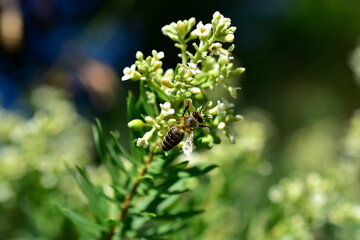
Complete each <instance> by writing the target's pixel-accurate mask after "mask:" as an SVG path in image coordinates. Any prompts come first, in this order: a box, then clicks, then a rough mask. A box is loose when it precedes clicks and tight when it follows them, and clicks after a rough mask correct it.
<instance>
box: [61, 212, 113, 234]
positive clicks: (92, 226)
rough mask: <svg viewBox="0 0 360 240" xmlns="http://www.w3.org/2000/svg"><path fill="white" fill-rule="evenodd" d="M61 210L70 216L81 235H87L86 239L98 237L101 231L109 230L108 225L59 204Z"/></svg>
mask: <svg viewBox="0 0 360 240" xmlns="http://www.w3.org/2000/svg"><path fill="white" fill-rule="evenodd" d="M57 207H58V208H59V209H60V211H61V212H62V213H63V214H64V215H65V216H66V217H68V218H69V219H70V220H71V221H72V222H73V223H74V224H75V225H76V226H77V227H78V229H79V230H80V235H83V236H87V237H86V239H98V238H99V237H100V235H101V232H104V231H106V230H107V227H106V226H102V225H99V224H98V223H95V222H93V221H91V220H89V219H87V218H85V217H83V216H81V215H79V214H78V213H76V212H73V211H71V210H69V209H67V208H64V207H60V206H57Z"/></svg>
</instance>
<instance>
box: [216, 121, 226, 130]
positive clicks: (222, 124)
mask: <svg viewBox="0 0 360 240" xmlns="http://www.w3.org/2000/svg"><path fill="white" fill-rule="evenodd" d="M225 128H226V124H225V123H224V122H220V123H219V124H218V129H219V130H224V129H225Z"/></svg>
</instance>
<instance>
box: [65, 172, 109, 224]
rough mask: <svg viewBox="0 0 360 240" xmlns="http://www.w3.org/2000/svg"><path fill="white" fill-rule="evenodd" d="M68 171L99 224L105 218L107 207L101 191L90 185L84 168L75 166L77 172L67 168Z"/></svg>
mask: <svg viewBox="0 0 360 240" xmlns="http://www.w3.org/2000/svg"><path fill="white" fill-rule="evenodd" d="M68 170H69V172H70V174H71V175H72V177H73V178H74V179H75V181H76V182H77V184H78V185H79V187H80V189H81V191H82V192H83V194H84V195H85V196H86V198H87V199H88V202H89V207H90V210H91V211H92V213H93V214H94V216H95V217H96V219H97V220H98V221H100V222H101V221H103V220H104V219H105V218H107V214H108V205H107V200H106V197H105V196H104V194H103V192H102V189H101V188H99V187H96V186H94V185H93V184H92V183H91V181H90V179H89V177H88V175H87V173H86V171H85V169H84V168H82V167H80V166H77V172H76V171H75V170H73V169H71V168H69V167H68ZM77 173H79V174H80V175H78V174H77Z"/></svg>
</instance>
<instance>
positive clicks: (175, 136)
mask: <svg viewBox="0 0 360 240" xmlns="http://www.w3.org/2000/svg"><path fill="white" fill-rule="evenodd" d="M184 135H185V133H184V132H183V131H182V130H180V129H179V128H178V127H172V128H171V129H170V130H169V132H168V133H167V134H166V136H165V138H164V140H163V142H162V148H163V150H164V151H169V150H170V149H172V148H174V147H175V146H176V145H178V144H179V143H180V142H181V140H182V139H183V138H184Z"/></svg>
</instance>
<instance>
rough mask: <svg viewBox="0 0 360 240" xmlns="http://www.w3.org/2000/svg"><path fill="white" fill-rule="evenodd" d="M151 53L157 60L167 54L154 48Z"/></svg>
mask: <svg viewBox="0 0 360 240" xmlns="http://www.w3.org/2000/svg"><path fill="white" fill-rule="evenodd" d="M151 54H152V55H153V58H155V59H156V60H160V59H162V58H164V56H165V54H164V52H157V51H156V50H152V51H151Z"/></svg>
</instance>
